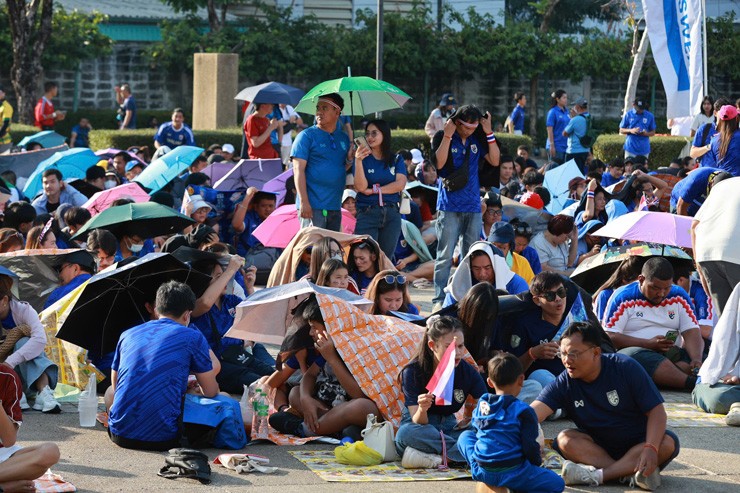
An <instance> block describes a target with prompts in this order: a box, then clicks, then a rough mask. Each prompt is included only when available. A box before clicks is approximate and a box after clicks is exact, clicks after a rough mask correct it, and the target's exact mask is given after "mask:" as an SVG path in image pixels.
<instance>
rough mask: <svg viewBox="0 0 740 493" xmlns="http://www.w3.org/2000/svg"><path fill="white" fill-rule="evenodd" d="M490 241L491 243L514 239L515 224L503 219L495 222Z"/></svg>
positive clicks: (507, 241)
mask: <svg viewBox="0 0 740 493" xmlns="http://www.w3.org/2000/svg"><path fill="white" fill-rule="evenodd" d="M488 241H490V242H491V243H511V242H512V241H514V226H512V225H511V224H509V223H506V222H503V221H499V222H497V223H493V226H491V234H490V235H488Z"/></svg>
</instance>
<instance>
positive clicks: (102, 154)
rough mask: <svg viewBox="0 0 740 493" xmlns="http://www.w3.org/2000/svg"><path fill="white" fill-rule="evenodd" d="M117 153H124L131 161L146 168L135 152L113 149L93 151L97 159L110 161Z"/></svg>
mask: <svg viewBox="0 0 740 493" xmlns="http://www.w3.org/2000/svg"><path fill="white" fill-rule="evenodd" d="M119 152H125V153H126V154H128V155H129V157H130V158H131V159H133V160H134V161H139V162H140V163H141V164H143V165H144V167H145V168H146V165H147V164H146V163H145V162H144V160H143V159H141V158H140V157H139V156H137V155H136V153H135V152H131V151H124V150H121V149H115V148H113V147H109V148H107V149H101V150H99V151H95V155H96V156H98V157H99V158H102V159H111V158H113V157H114V156H115V155H116V154H118V153H119Z"/></svg>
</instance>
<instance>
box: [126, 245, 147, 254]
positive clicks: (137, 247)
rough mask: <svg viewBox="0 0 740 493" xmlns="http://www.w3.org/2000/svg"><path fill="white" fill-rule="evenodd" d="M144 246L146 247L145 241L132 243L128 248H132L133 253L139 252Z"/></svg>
mask: <svg viewBox="0 0 740 493" xmlns="http://www.w3.org/2000/svg"><path fill="white" fill-rule="evenodd" d="M142 248H144V244H143V243H131V244H130V245H129V247H128V249H129V250H131V253H139V252H140V251H141V249H142Z"/></svg>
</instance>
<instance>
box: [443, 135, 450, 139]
mask: <svg viewBox="0 0 740 493" xmlns="http://www.w3.org/2000/svg"><path fill="white" fill-rule="evenodd" d="M442 137H444V138H445V139H450V140H452V135H450V136H449V137H448V136H446V135H443V136H442Z"/></svg>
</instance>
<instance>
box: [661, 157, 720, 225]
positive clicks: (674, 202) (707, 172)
mask: <svg viewBox="0 0 740 493" xmlns="http://www.w3.org/2000/svg"><path fill="white" fill-rule="evenodd" d="M719 171H721V170H719V169H717V168H705V167H701V168H697V169H695V170H694V171H692V172H691V173H689V174H688V175H686V178H684V179H683V180H681V181H679V182H678V183H676V184H675V185H674V187H673V190H671V210H674V209H675V208H676V207H677V206H678V199H682V200H683V201H684V202H686V203H687V204H688V205H689V210H688V214H689V216H692V217H693V216H694V215H695V214H696V213H697V211H698V210H699V207H701V205H702V204H703V203H704V201H705V200H706V199H707V183H708V182H709V177H710V176H711V174H712V173H716V172H719Z"/></svg>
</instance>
